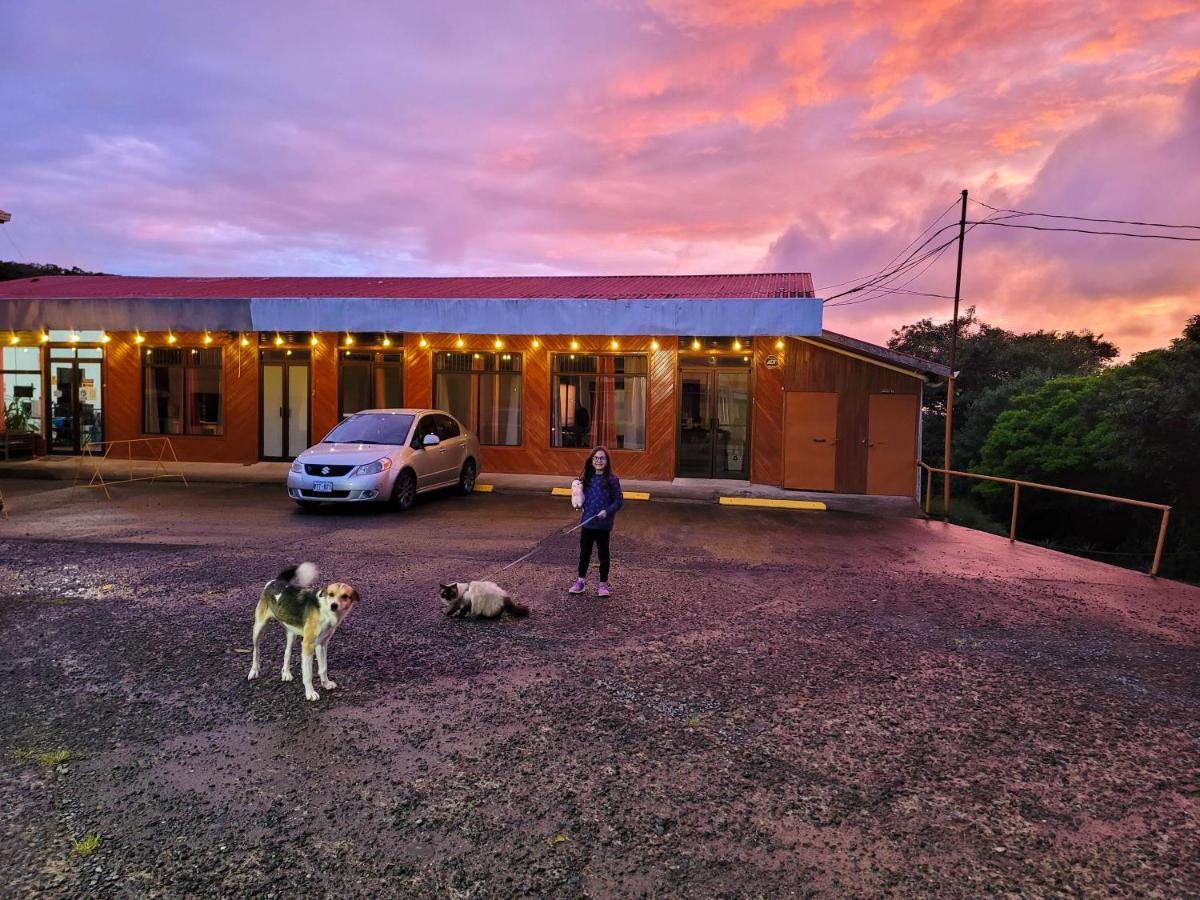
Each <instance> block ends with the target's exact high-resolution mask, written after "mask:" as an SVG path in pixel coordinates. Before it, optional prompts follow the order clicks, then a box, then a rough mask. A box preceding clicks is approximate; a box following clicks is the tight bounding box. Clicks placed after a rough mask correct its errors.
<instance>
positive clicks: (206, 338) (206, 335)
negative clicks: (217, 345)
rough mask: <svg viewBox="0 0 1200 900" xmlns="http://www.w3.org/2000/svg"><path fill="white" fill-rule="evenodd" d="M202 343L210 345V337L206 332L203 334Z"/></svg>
mask: <svg viewBox="0 0 1200 900" xmlns="http://www.w3.org/2000/svg"><path fill="white" fill-rule="evenodd" d="M204 343H206V344H211V343H212V335H211V334H209V333H208V332H207V331H206V332H204Z"/></svg>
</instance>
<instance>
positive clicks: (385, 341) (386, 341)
mask: <svg viewBox="0 0 1200 900" xmlns="http://www.w3.org/2000/svg"><path fill="white" fill-rule="evenodd" d="M383 346H385V347H390V346H392V339H391V338H390V337H388V336H387V332H384V334H383Z"/></svg>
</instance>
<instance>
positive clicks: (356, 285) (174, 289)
mask: <svg viewBox="0 0 1200 900" xmlns="http://www.w3.org/2000/svg"><path fill="white" fill-rule="evenodd" d="M812 296H815V295H814V292H813V282H812V276H811V275H810V274H808V273H807V272H785V273H767V274H760V275H572V276H549V277H516V278H144V277H133V276H127V275H54V276H49V277H41V278H24V279H20V280H18V281H4V282H0V299H12V300H76V299H78V300H93V299H96V300H99V299H130V298H154V299H157V298H161V299H196V300H203V299H210V300H213V299H222V300H241V299H258V298H267V297H369V298H394V299H397V300H400V299H416V298H451V297H455V298H467V299H488V298H534V297H539V298H555V297H572V298H586V299H601V300H605V299H606V300H645V299H648V300H666V299H674V298H688V297H705V298H709V297H712V298H719V297H738V298H772V297H812Z"/></svg>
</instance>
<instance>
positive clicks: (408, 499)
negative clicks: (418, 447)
mask: <svg viewBox="0 0 1200 900" xmlns="http://www.w3.org/2000/svg"><path fill="white" fill-rule="evenodd" d="M416 499H417V476H416V475H414V474H413V473H412V470H411V469H405V470H404V471H403V472H401V473H400V474H399V475H397V476H396V484H395V485H394V486H393V487H392V506H394V507H395V508H396V509H398V510H401V511H403V510H406V509H411V508H412V505H413V503H414V502H416Z"/></svg>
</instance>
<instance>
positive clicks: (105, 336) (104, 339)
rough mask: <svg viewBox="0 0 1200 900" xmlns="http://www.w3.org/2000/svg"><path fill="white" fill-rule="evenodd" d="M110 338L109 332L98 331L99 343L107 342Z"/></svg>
mask: <svg viewBox="0 0 1200 900" xmlns="http://www.w3.org/2000/svg"><path fill="white" fill-rule="evenodd" d="M111 340H112V335H111V334H109V333H108V332H107V331H102V332H100V343H102V344H107V343H108V342H109V341H111Z"/></svg>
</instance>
